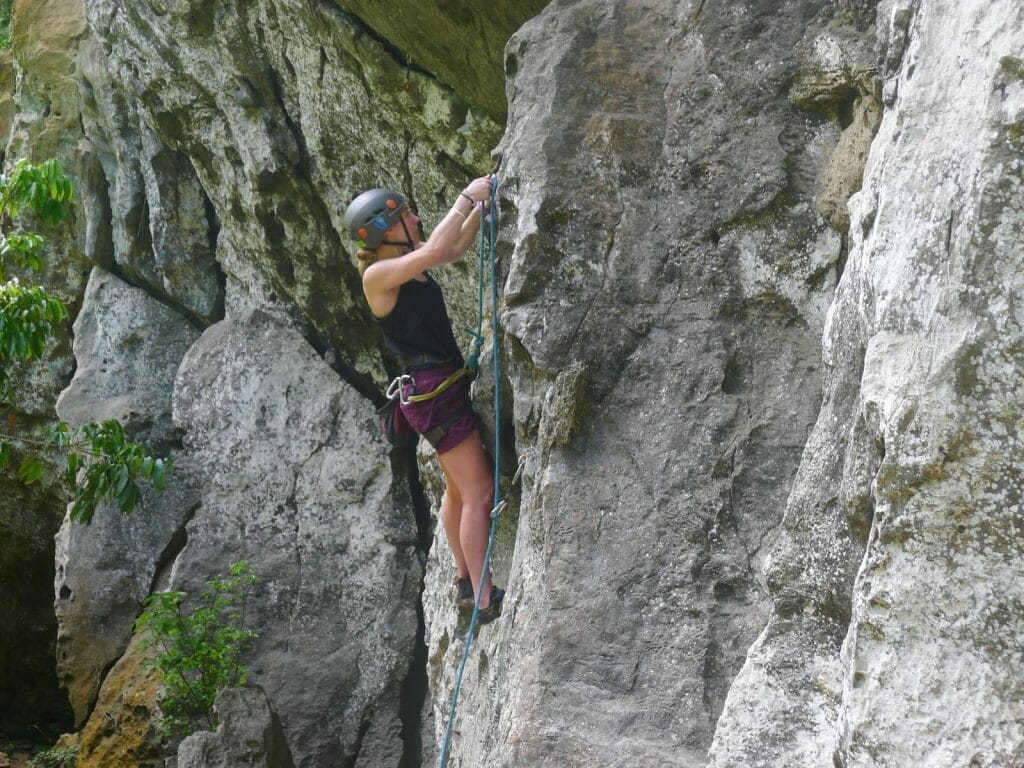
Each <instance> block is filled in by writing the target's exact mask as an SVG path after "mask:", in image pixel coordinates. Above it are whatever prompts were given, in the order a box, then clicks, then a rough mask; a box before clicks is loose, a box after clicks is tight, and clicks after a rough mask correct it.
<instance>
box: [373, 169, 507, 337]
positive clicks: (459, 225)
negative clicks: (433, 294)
mask: <svg viewBox="0 0 1024 768" xmlns="http://www.w3.org/2000/svg"><path fill="white" fill-rule="evenodd" d="M490 184H491V181H490V178H489V177H487V176H484V177H481V178H479V179H474V180H473V181H472V182H470V184H469V186H467V187H466V189H465V190H464V192H463V194H460V195H459V198H458V200H456V201H455V204H454V205H453V206H452V208H451V210H450V211H448V214H447V215H446V216H445V217H444V218H443V219H442V220H441V223H440V224H438V225H437V227H436V228H435V229H434V231H433V232H432V233H431V234H430V237H429V238H427V242H425V243H423V245H421V246H420V247H418V248H416V249H415V250H412V251H410V252H409V253H406V254H404V255H402V256H399V257H397V258H392V259H382V260H381V261H377V262H375V263H373V264H371V265H370V266H369V267H367V268H366V271H365V272H364V273H363V293H364V294H366V300H367V302H369V304H370V309H371V310H372V311H373V313H374V314H375V315H377V316H378V317H383V316H384V315H386V314H387V313H388V312H390V311H391V309H392V308H393V307H394V305H395V302H396V301H397V300H398V289H399V288H400V287H401V286H402V284H403V283H406V282H408V281H409V280H412V279H413V278H414V277H416V276H417V275H419V274H421V273H422V272H424V271H425V270H428V269H430V268H432V267H436V266H438V265H440V264H448V263H451V262H453V261H456V260H458V259H460V258H461V257H462V256H463V255H464V254H465V253H466V251H467V250H468V248H469V245H470V243H471V242H472V240H473V235H474V234H475V233H476V228H477V226H478V225H479V219H480V214H479V211H478V207H479V206H476V205H474V206H473V207H472V209H470V210H469V212H468V213H466V212H465V211H464V210H463V209H466V208H469V206H470V201H469V200H468V199H467V197H469V198H473V199H476V200H479V199H482V198H483V196H484V195H486V194H487V193H488V192H489V191H490ZM463 217H465V220H463ZM383 247H387V246H383Z"/></svg>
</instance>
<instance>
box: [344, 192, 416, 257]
mask: <svg viewBox="0 0 1024 768" xmlns="http://www.w3.org/2000/svg"><path fill="white" fill-rule="evenodd" d="M404 209H405V198H404V197H402V195H400V194H398V193H397V192H395V191H393V190H390V189H368V190H367V191H365V192H363V193H362V194H361V195H359V196H358V197H356V199H355V200H353V201H352V202H351V203H349V204H348V208H346V209H345V219H344V220H345V229H347V230H348V233H349V235H351V236H352V239H353V240H355V241H356V243H358V244H359V246H360V247H361V248H369V249H371V250H372V249H374V248H377V247H378V246H379V245H380V244H381V243H383V242H384V233H385V232H387V231H388V229H390V228H391V227H392V226H393V225H394V224H396V223H397V222H399V221H400V220H401V218H402V211H403V210H404Z"/></svg>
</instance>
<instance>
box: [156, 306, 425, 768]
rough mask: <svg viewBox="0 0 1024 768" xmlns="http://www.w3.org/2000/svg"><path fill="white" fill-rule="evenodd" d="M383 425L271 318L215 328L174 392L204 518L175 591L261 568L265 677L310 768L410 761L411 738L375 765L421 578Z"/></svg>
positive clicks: (199, 516)
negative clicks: (375, 738) (241, 566)
mask: <svg viewBox="0 0 1024 768" xmlns="http://www.w3.org/2000/svg"><path fill="white" fill-rule="evenodd" d="M372 415H373V413H372V409H371V408H370V407H369V404H368V403H367V402H366V401H365V400H363V399H362V398H361V397H360V396H359V395H358V394H356V393H355V391H354V390H353V389H352V388H351V387H349V386H348V385H346V384H344V383H343V382H341V381H340V380H339V379H338V378H337V376H336V375H335V374H334V372H333V371H331V370H330V369H329V368H328V367H327V365H326V364H325V363H324V362H323V361H322V360H320V359H319V358H317V356H316V354H315V353H314V351H313V350H312V349H311V348H310V347H308V346H307V345H305V343H304V342H303V340H302V337H301V336H299V334H298V333H296V332H295V331H294V330H291V329H288V328H286V327H283V326H280V325H278V324H277V323H276V322H275V321H273V320H272V319H271V318H270V317H269V316H267V315H263V314H260V313H253V314H249V315H246V316H244V317H240V318H238V319H232V320H224V321H222V322H221V323H218V324H217V325H214V326H212V327H211V328H210V329H208V330H207V331H206V332H205V333H204V334H203V336H202V337H201V338H200V340H199V341H198V342H197V343H196V344H195V345H194V346H193V347H192V349H191V350H189V353H188V354H187V355H186V357H185V360H184V362H183V363H182V366H181V369H180V371H179V373H178V378H177V381H176V383H175V388H174V418H175V422H176V423H177V424H178V425H179V426H181V428H182V429H184V430H185V451H186V452H187V453H188V454H189V456H190V457H191V459H192V461H193V462H194V465H195V466H196V468H197V469H198V470H199V473H200V475H199V483H200V489H201V490H200V494H201V505H200V507H199V509H198V510H197V511H196V513H195V515H194V516H193V517H192V519H191V520H190V522H189V523H188V526H187V535H188V544H187V545H186V546H185V548H184V550H183V551H182V552H181V554H180V555H179V557H178V559H177V560H176V561H175V564H174V570H173V573H172V584H173V586H175V588H179V589H184V590H185V591H192V590H195V589H197V588H198V587H200V586H201V585H202V582H204V581H206V580H207V579H209V578H211V577H212V576H216V575H218V574H221V573H225V572H226V571H227V568H228V566H229V564H230V563H232V562H235V561H239V560H247V561H248V562H250V563H251V564H252V566H253V568H254V569H255V572H256V574H257V575H258V576H259V577H260V579H261V584H260V587H259V589H258V590H257V592H256V594H255V595H254V599H253V600H252V604H251V605H250V606H248V607H247V609H246V615H247V619H248V621H249V623H250V624H251V626H252V627H253V628H254V629H255V630H256V631H257V632H258V633H259V636H260V637H259V640H258V641H257V643H256V649H255V651H254V654H253V659H252V661H251V663H250V669H251V675H250V680H251V681H252V682H253V683H255V684H257V685H260V686H262V687H264V688H265V689H266V690H267V692H268V694H269V695H270V696H271V699H272V702H273V707H274V709H275V710H276V711H278V712H279V713H280V717H281V722H282V725H283V727H284V730H285V733H286V734H287V736H288V743H289V744H290V746H291V750H292V754H293V755H294V757H295V760H296V764H298V765H304V766H323V767H324V768H326V767H327V766H335V765H339V764H346V763H347V761H352V760H355V759H356V758H357V757H359V758H361V759H362V760H366V761H368V762H367V763H366V764H368V765H379V766H389V765H392V766H397V765H398V763H399V760H400V759H401V756H402V743H401V740H400V738H397V737H396V738H393V739H391V740H384V741H383V743H382V744H381V745H380V750H381V751H378V752H377V754H375V755H374V754H361V752H360V747H361V745H362V742H361V734H363V733H367V732H375V731H376V730H377V729H380V728H386V723H390V722H395V723H397V718H398V701H399V687H400V683H401V681H402V680H403V679H404V677H405V674H406V672H407V669H408V666H409V663H410V660H411V656H412V645H413V639H414V637H415V634H416V627H417V622H416V610H415V604H416V599H417V593H418V586H419V583H420V581H421V578H422V576H421V574H422V564H421V562H420V557H419V554H418V553H417V550H416V529H415V523H414V519H413V514H412V511H411V502H410V499H409V495H408V488H407V487H405V486H404V485H403V484H399V483H398V482H396V478H395V477H394V476H393V475H392V471H391V466H390V462H389V460H388V454H387V452H386V451H385V446H384V444H383V442H382V441H381V440H380V439H379V438H378V437H377V435H376V433H375V429H376V426H375V425H374V423H373V421H372V418H371V417H372ZM396 736H397V734H396Z"/></svg>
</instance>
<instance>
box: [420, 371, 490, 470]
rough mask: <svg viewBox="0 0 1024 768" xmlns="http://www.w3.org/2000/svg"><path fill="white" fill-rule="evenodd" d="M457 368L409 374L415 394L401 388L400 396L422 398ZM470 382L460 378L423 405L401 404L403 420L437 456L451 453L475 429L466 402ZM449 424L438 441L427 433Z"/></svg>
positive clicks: (474, 420) (467, 400) (474, 419)
mask: <svg viewBox="0 0 1024 768" xmlns="http://www.w3.org/2000/svg"><path fill="white" fill-rule="evenodd" d="M459 368H460V366H459V365H455V364H451V365H442V366H439V367H437V368H430V369H428V370H425V371H415V372H414V373H412V374H410V375H411V376H412V378H413V380H414V381H415V382H416V388H415V391H414V390H413V388H412V387H410V386H409V385H406V386H405V387H403V388H402V389H403V394H404V395H405V396H406V397H408V396H409V395H425V394H427V393H428V392H433V391H434V390H435V389H437V387H438V385H439V384H440V383H441V382H443V381H444V380H445V379H447V378H448V377H449V376H451V375H452V374H453V373H455V371H457V370H459ZM470 380H471V378H470V377H469V376H466V377H464V378H461V379H459V380H458V381H457V382H455V383H454V384H452V385H451V386H450V387H448V389H446V390H445V391H444V392H442V393H441V394H440V395H438V396H437V397H432V398H431V399H430V400H425V401H424V402H422V403H403V404H402V413H404V414H405V418H406V420H407V421H408V422H409V424H410V425H411V426H412V428H413V429H415V430H416V431H417V432H419V433H420V434H421V435H423V436H424V437H426V438H427V440H428V441H429V442H430V444H431V445H433V446H434V450H436V451H437V452H438V454H441V453H444V452H445V451H450V450H451V449H452V448H454V447H455V446H457V445H458V444H459V443H461V442H462V441H463V440H465V439H466V438H467V437H469V436H470V435H471V434H472V433H473V430H475V429H476V428H477V424H476V414H475V413H473V408H472V406H471V405H470V402H469V383H470ZM453 419H454V421H453ZM448 422H450V423H449V424H448V429H447V431H445V432H444V434H443V435H441V436H440V437H439V438H437V437H436V436H435V435H430V434H428V433H429V432H430V430H432V429H434V430H436V429H437V428H439V427H443V426H444V425H445V424H446V423H448Z"/></svg>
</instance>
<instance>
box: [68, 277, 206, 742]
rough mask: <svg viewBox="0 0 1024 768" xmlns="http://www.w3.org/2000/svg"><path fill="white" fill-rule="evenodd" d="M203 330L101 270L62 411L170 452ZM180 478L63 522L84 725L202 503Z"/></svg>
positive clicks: (181, 471)
mask: <svg viewBox="0 0 1024 768" xmlns="http://www.w3.org/2000/svg"><path fill="white" fill-rule="evenodd" d="M198 337H199V334H198V333H197V332H196V331H195V329H193V328H192V327H191V326H190V325H189V324H188V322H187V321H186V320H185V319H184V318H183V317H182V316H181V315H179V314H177V313H176V312H174V311H173V310H171V309H169V308H167V307H166V306H164V305H163V304H161V303H160V302H158V301H157V300H155V299H154V298H153V297H151V296H150V295H149V294H147V293H145V292H144V291H142V290H140V289H138V288H133V287H131V286H129V285H126V284H125V283H124V282H122V281H121V280H119V279H118V278H117V277H115V276H114V275H111V274H110V273H108V272H106V271H104V270H102V269H100V268H96V269H94V270H93V273H92V276H91V277H90V280H89V286H88V288H87V289H86V292H85V299H84V303H83V306H82V309H81V311H80V312H79V314H78V317H77V319H76V320H75V343H74V352H75V357H76V359H77V360H78V368H77V370H76V372H75V377H74V378H73V379H72V381H71V383H70V384H69V386H68V388H67V389H65V390H64V392H62V393H61V396H60V398H59V399H58V402H57V413H58V415H59V416H60V418H61V419H63V420H65V421H68V422H69V423H71V424H73V425H78V424H82V423H85V422H88V421H99V420H102V419H108V418H116V419H118V420H120V421H121V422H122V423H123V424H124V425H125V427H126V429H127V434H128V436H129V438H130V439H132V440H135V441H140V442H142V443H144V444H147V445H150V446H151V447H152V448H153V450H154V451H158V452H159V455H163V454H164V453H165V452H166V451H168V450H169V449H171V448H173V446H174V442H175V441H174V439H173V436H172V432H173V423H172V421H171V388H172V386H173V383H174V376H175V374H176V373H177V370H178V364H179V363H180V362H181V358H182V357H183V356H184V354H185V352H186V350H188V348H189V347H190V346H191V345H192V343H193V342H194V341H195V340H196V339H197V338H198ZM128 351H130V354H125V353H126V352H128ZM176 475H177V477H178V478H179V482H175V483H171V484H170V485H169V487H168V489H167V491H166V492H165V493H163V494H161V495H159V496H155V495H153V494H148V495H147V498H146V499H145V501H144V502H143V503H142V504H141V505H140V510H139V512H138V514H134V515H132V516H129V517H126V516H125V515H123V514H122V513H121V512H120V511H119V510H118V509H116V508H112V507H101V508H100V509H99V510H97V514H96V515H95V517H94V518H93V521H92V523H91V524H90V525H88V526H83V525H80V524H78V523H73V522H71V521H70V519H65V521H64V524H63V525H62V526H61V529H60V531H59V533H58V535H57V551H56V575H55V585H54V588H55V592H56V613H57V618H58V620H59V622H60V630H59V633H58V643H57V655H58V665H57V667H58V673H59V675H60V677H61V682H62V684H63V685H64V686H65V687H66V688H67V689H68V693H69V696H70V699H71V705H72V707H73V708H74V711H75V718H76V721H77V722H78V723H79V724H81V723H82V722H84V721H85V719H86V718H87V716H88V714H89V712H90V711H91V708H92V704H93V701H94V700H95V697H96V694H97V691H98V690H99V686H100V684H101V683H102V682H103V676H104V675H105V674H106V673H107V670H108V669H109V668H110V666H111V664H113V663H114V662H115V661H116V660H117V659H118V658H119V657H120V655H121V654H122V653H123V652H124V649H125V647H126V646H127V644H128V641H129V638H130V637H131V633H132V624H133V622H134V621H135V618H136V617H137V616H138V615H139V612H140V611H141V609H142V602H143V600H145V598H146V596H147V595H148V594H149V592H150V590H151V589H152V588H153V583H154V580H155V578H156V575H157V570H158V567H159V565H160V563H161V562H162V561H165V560H166V559H167V558H169V557H172V556H173V554H175V551H176V549H180V548H181V545H182V543H181V542H180V541H177V539H176V537H177V536H180V534H179V533H178V532H179V530H180V529H181V527H182V526H183V524H184V522H185V519H186V518H187V516H188V515H189V514H190V513H191V511H192V510H193V509H194V508H195V506H196V503H197V501H196V495H195V491H194V490H193V489H192V488H191V487H190V485H189V483H188V477H189V473H188V471H187V465H186V466H181V467H179V468H178V470H176Z"/></svg>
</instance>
